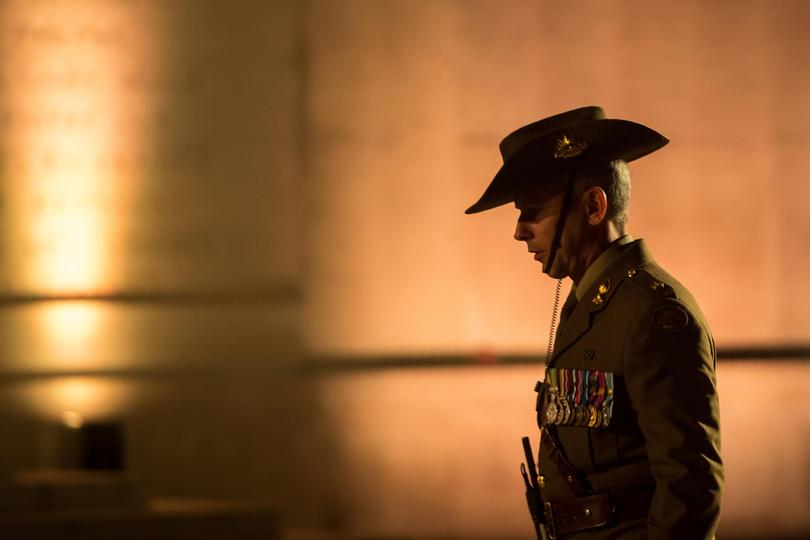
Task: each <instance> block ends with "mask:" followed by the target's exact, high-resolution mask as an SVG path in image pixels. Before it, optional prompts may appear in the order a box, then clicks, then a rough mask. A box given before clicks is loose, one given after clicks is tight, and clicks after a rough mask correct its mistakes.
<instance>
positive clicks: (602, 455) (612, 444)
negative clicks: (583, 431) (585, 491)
mask: <svg viewBox="0 0 810 540" xmlns="http://www.w3.org/2000/svg"><path fill="white" fill-rule="evenodd" d="M587 433H588V443H589V448H590V459H591V462H592V465H593V469H594V471H595V472H602V471H604V470H606V469H610V468H611V467H615V466H616V465H617V463H618V461H619V436H618V435H616V434H615V433H613V431H611V430H605V429H589V430H587Z"/></svg>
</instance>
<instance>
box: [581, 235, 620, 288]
mask: <svg viewBox="0 0 810 540" xmlns="http://www.w3.org/2000/svg"><path fill="white" fill-rule="evenodd" d="M624 234H625V232H624V231H619V230H618V229H617V228H616V226H615V225H614V224H613V223H610V222H608V224H607V227H606V228H605V229H602V230H601V231H599V233H598V234H596V235H595V236H594V237H593V239H592V240H591V241H590V242H587V244H586V245H585V246H583V248H582V250H581V251H580V264H579V265H578V267H577V271H576V275H572V276H571V280H572V281H573V282H574V286H575V287H576V286H578V285H579V282H580V281H581V280H582V276H584V275H585V272H586V271H587V270H588V267H589V266H590V265H591V264H593V262H594V261H595V260H596V259H598V258H599V255H601V254H602V253H604V251H605V250H606V249H607V247H608V246H609V245H610V244H612V243H613V242H614V241H616V240H618V239H619V238H620V237H622V236H624Z"/></svg>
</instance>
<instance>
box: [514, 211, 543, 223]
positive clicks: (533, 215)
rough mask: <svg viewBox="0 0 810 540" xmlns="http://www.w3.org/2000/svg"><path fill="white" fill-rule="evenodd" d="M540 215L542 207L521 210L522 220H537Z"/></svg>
mask: <svg viewBox="0 0 810 540" xmlns="http://www.w3.org/2000/svg"><path fill="white" fill-rule="evenodd" d="M539 215H540V208H526V209H524V210H521V212H520V218H519V219H520V221H536V220H537V217H538V216H539Z"/></svg>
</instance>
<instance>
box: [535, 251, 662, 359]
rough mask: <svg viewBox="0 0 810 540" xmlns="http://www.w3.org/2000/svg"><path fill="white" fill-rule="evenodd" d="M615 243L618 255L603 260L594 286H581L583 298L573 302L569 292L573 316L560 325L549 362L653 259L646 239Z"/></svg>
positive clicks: (587, 326) (572, 341) (575, 339)
mask: <svg viewBox="0 0 810 540" xmlns="http://www.w3.org/2000/svg"><path fill="white" fill-rule="evenodd" d="M614 244H615V242H614V243H612V244H611V246H610V247H611V251H615V254H614V255H608V257H609V259H608V260H607V262H605V263H604V264H602V263H601V261H600V266H601V267H602V270H601V272H595V277H594V278H593V281H592V283H591V285H590V286H589V287H582V286H580V287H579V288H580V289H581V290H582V291H583V294H582V298H583V301H581V302H579V301H578V302H573V299H572V298H571V296H573V293H572V294H571V295H569V301H571V303H572V306H571V308H570V316H568V317H567V320H565V321H564V322H563V323H561V325H560V328H559V331H558V334H557V339H556V342H555V344H554V353H553V355H552V357H551V359H550V361H549V365H553V364H554V362H555V360H556V359H557V358H558V357H559V356H560V355H561V354H562V353H563V352H564V351H565V350H566V349H568V347H570V346H571V345H572V344H573V343H574V342H576V341H577V339H579V337H580V336H581V335H582V334H584V333H585V332H587V331H588V328H590V326H591V323H592V322H593V319H594V316H595V315H596V312H598V311H601V310H602V309H604V308H605V306H607V305H608V304H609V303H610V300H611V298H612V297H613V293H614V292H615V291H616V289H617V288H619V285H620V284H621V282H622V281H624V280H625V279H627V278H632V277H633V276H635V275H636V273H637V272H638V268H640V267H641V266H643V265H645V264H648V263H650V262H652V261H653V258H652V255H650V252H649V251H648V250H647V246H646V245H645V244H644V240H632V239H628V240H627V241H626V242H624V245H615V246H614ZM600 257H601V255H600ZM594 262H596V261H594ZM566 303H568V302H566Z"/></svg>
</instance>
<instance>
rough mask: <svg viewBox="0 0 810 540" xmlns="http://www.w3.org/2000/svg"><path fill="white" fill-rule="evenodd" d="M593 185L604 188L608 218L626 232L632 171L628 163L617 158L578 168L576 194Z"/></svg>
mask: <svg viewBox="0 0 810 540" xmlns="http://www.w3.org/2000/svg"><path fill="white" fill-rule="evenodd" d="M592 187H599V188H602V190H604V192H605V194H606V195H607V200H608V209H607V216H606V218H607V219H608V220H609V221H612V222H613V223H614V224H615V225H616V227H617V228H618V229H619V232H624V226H625V224H626V223H627V214H628V212H629V210H630V171H629V170H628V168H627V163H625V161H624V160H621V159H617V160H614V161H609V162H603V163H598V164H595V165H588V166H587V167H584V168H582V169H579V170H577V172H576V176H575V178H574V191H573V193H574V195H575V196H579V195H582V194H583V193H585V192H586V191H587V190H589V189H590V188H592Z"/></svg>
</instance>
